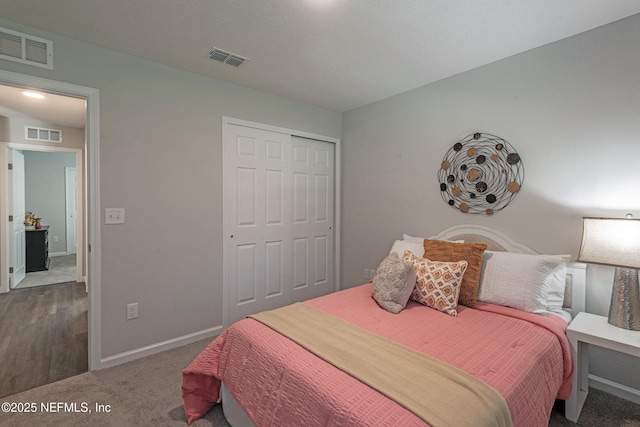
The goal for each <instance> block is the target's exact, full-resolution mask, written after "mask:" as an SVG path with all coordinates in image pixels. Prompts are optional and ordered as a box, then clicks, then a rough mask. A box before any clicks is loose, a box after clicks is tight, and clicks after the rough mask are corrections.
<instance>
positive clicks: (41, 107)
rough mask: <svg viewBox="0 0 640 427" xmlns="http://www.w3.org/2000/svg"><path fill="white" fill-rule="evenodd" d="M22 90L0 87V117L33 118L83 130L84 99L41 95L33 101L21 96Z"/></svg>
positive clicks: (84, 117) (85, 114) (84, 118)
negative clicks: (41, 96) (42, 96)
mask: <svg viewBox="0 0 640 427" xmlns="http://www.w3.org/2000/svg"><path fill="white" fill-rule="evenodd" d="M22 92H24V89H19V88H15V87H9V86H2V85H0V116H6V117H34V118H37V119H40V120H44V121H46V122H51V123H55V124H58V125H63V126H70V127H74V128H84V127H85V122H86V117H87V110H86V102H85V100H84V99H77V98H70V97H66V96H60V95H53V94H49V93H43V95H44V98H42V99H34V98H29V97H26V96H24V95H23V93H22Z"/></svg>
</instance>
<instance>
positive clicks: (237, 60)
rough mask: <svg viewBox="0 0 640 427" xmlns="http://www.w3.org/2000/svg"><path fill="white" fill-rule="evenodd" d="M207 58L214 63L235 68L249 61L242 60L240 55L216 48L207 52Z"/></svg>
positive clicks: (246, 59)
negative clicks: (221, 63)
mask: <svg viewBox="0 0 640 427" xmlns="http://www.w3.org/2000/svg"><path fill="white" fill-rule="evenodd" d="M209 58H211V59H213V60H214V61H218V62H223V63H225V64H229V65H232V66H234V67H236V68H238V67H239V66H241V65H242V64H244V63H245V62H247V61H248V60H249V58H243V57H242V56H240V55H236V54H235V53H230V52H227V51H224V50H222V49H218V48H217V47H214V48H213V50H211V52H209Z"/></svg>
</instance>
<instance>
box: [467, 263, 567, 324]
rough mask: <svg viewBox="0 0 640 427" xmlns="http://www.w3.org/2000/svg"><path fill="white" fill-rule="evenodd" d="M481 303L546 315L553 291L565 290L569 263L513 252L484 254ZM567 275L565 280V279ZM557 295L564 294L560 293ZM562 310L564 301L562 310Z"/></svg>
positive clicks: (560, 303) (479, 297) (560, 304)
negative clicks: (552, 289)
mask: <svg viewBox="0 0 640 427" xmlns="http://www.w3.org/2000/svg"><path fill="white" fill-rule="evenodd" d="M484 258H485V260H484V266H483V269H482V279H481V282H480V291H479V293H478V300H480V301H484V302H489V303H492V304H498V305H504V306H507V307H513V308H516V309H518V310H522V311H528V312H530V313H546V312H547V311H555V310H554V308H552V310H548V302H547V299H548V295H549V290H550V288H551V287H554V288H559V287H560V286H561V287H562V299H564V283H565V279H564V276H566V268H567V259H566V258H564V257H562V256H558V255H528V254H518V253H513V252H492V251H486V252H485V254H484ZM562 272H564V276H563V277H562V278H560V276H562ZM557 292H560V291H559V289H557ZM561 309H562V301H560V302H559V308H558V310H561Z"/></svg>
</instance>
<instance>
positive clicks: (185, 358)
mask: <svg viewBox="0 0 640 427" xmlns="http://www.w3.org/2000/svg"><path fill="white" fill-rule="evenodd" d="M209 341H210V340H203V341H198V342H196V343H193V344H189V345H187V346H184V347H180V348H177V349H174V350H169V351H166V352H164V353H160V354H156V355H153V356H150V357H147V358H144V359H139V360H136V361H133V362H130V363H127V364H124V365H120V366H116V367H113V368H109V369H105V370H102V371H97V372H87V373H85V374H81V375H77V376H75V377H72V378H68V379H66V380H63V381H59V382H57V383H54V384H49V385H46V386H42V387H38V388H35V389H32V390H28V391H26V392H23V393H19V394H16V395H13V396H9V397H6V398H3V399H0V401H2V402H9V403H15V404H16V405H20V404H22V405H24V404H29V403H34V404H35V405H36V411H35V412H33V413H0V426H7V427H8V426H11V427H27V426H43V425H47V426H69V425H77V426H89V425H90V426H117V427H120V426H134V425H135V426H158V427H164V426H186V419H185V417H184V408H183V405H182V398H181V394H180V385H181V372H182V369H184V368H185V367H186V366H187V365H188V364H189V363H190V362H191V361H192V360H193V359H194V358H195V357H196V356H197V355H198V354H199V353H200V351H202V349H204V347H205V346H206V345H207V344H208V343H209ZM43 402H44V403H45V404H46V405H48V407H50V408H51V407H53V408H55V409H57V412H53V411H51V412H48V413H47V412H45V411H43V409H42V407H41V404H42V403H43ZM58 402H61V403H62V405H63V406H59V404H58ZM65 403H67V404H71V405H73V404H75V405H76V407H77V410H78V411H79V412H69V411H65V410H64V404H65ZM83 403H85V404H86V405H87V406H86V408H87V409H91V413H89V412H82V410H83V406H82V404H83ZM71 405H68V409H72V408H73V406H71ZM96 405H98V406H96ZM100 405H102V406H100ZM558 406H559V407H557V408H554V411H553V413H552V416H551V420H550V422H549V426H550V427H560V426H576V425H578V426H588V427H640V405H636V404H634V403H631V402H627V401H625V400H622V399H619V398H617V397H615V396H611V395H610V394H607V393H604V392H601V391H599V390H591V391H590V393H589V396H588V397H587V401H586V403H585V407H584V409H583V411H582V414H581V416H580V419H579V422H578V424H575V423H572V422H570V421H568V420H567V419H566V418H564V416H563V415H562V408H561V407H560V406H562V405H558ZM3 408H4V407H3ZM60 408H61V409H60ZM96 408H102V409H103V411H102V412H99V411H98V410H97V409H96ZM107 409H108V411H107ZM192 425H193V426H195V427H205V426H208V427H228V426H229V424H228V423H227V422H226V420H225V419H224V415H223V414H222V410H221V407H220V405H216V406H214V408H213V409H212V410H211V411H210V412H209V413H208V414H207V415H205V416H204V417H203V418H201V419H200V420H198V421H196V422H195V423H193V424H192ZM236 427H240V426H236ZM300 427H304V426H300Z"/></svg>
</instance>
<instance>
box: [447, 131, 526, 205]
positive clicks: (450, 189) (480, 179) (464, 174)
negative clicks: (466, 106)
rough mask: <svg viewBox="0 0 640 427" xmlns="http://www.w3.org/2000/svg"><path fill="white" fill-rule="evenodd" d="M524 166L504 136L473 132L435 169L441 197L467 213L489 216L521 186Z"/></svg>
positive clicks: (451, 150) (508, 201) (509, 199)
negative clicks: (438, 168)
mask: <svg viewBox="0 0 640 427" xmlns="http://www.w3.org/2000/svg"><path fill="white" fill-rule="evenodd" d="M523 180H524V167H523V165H522V159H521V158H520V155H519V154H518V153H517V152H516V150H515V149H514V148H513V147H512V146H511V144H509V143H508V142H507V141H505V140H504V139H502V138H500V137H497V136H495V135H491V134H489V133H474V134H470V135H467V136H466V137H465V138H463V139H462V140H460V141H459V142H457V143H455V144H454V145H453V147H451V148H450V149H449V150H448V151H447V153H446V154H445V156H444V159H443V160H442V163H441V165H440V170H438V182H439V184H440V193H441V195H442V199H443V200H444V201H445V202H446V203H448V204H449V206H451V207H452V208H454V209H457V210H459V211H460V212H463V213H468V214H480V215H493V214H494V213H496V212H498V211H499V210H501V209H504V208H505V207H506V206H507V205H508V204H509V203H511V202H512V201H513V200H514V199H515V198H516V196H517V195H518V193H519V192H520V189H521V188H522V182H523Z"/></svg>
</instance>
